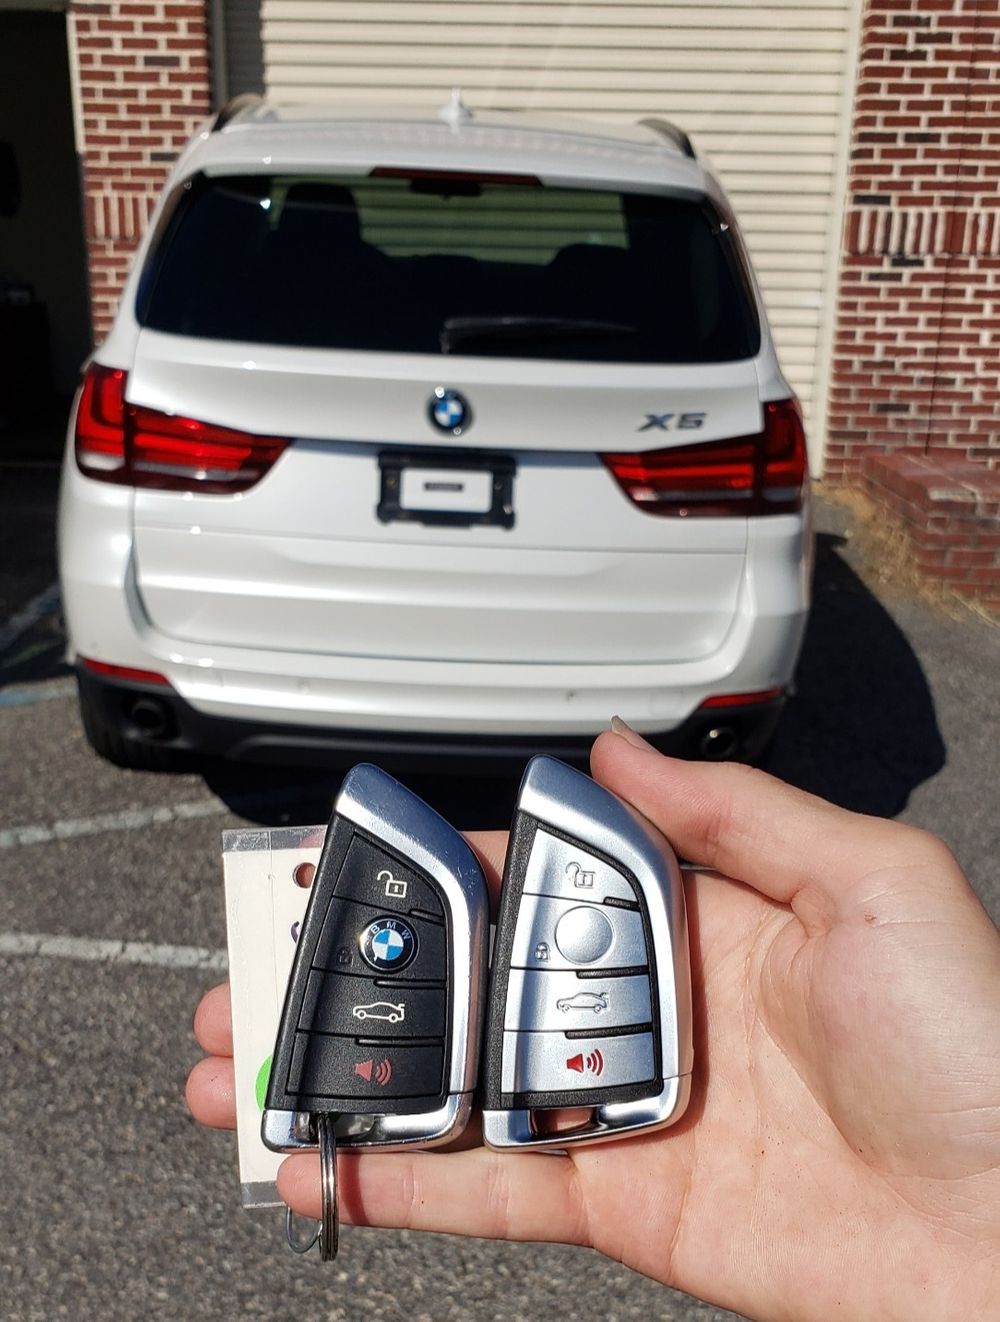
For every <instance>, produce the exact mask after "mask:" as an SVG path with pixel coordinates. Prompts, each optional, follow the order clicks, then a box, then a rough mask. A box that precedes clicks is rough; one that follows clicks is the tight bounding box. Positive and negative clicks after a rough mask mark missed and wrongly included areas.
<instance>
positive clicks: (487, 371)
mask: <svg viewBox="0 0 1000 1322" xmlns="http://www.w3.org/2000/svg"><path fill="white" fill-rule="evenodd" d="M438 387H443V388H447V389H452V390H457V391H460V392H461V394H462V395H463V396H464V397H465V398H466V400H467V401H468V404H469V406H470V408H471V411H472V423H471V425H470V426H468V427H467V429H466V430H465V431H464V432H463V434H462V435H461V436H460V437H458V438H455V437H453V436H451V435H450V434H446V433H442V432H441V431H439V430H437V429H436V428H435V427H434V425H433V423H432V421H431V419H430V404H431V401H432V399H433V397H434V392H435V389H436V388H438ZM128 396H129V399H130V400H131V401H132V402H133V403H139V404H142V405H145V406H147V407H150V408H155V409H161V410H166V411H173V410H175V409H177V407H178V403H177V402H178V401H181V400H183V410H182V411H183V412H184V413H185V414H189V415H191V416H196V417H198V418H200V419H201V420H203V421H206V422H214V423H219V424H222V425H225V426H228V427H233V428H237V429H241V430H247V431H252V432H256V433H258V434H271V435H279V436H290V437H293V438H295V440H294V444H292V445H291V446H290V447H289V448H288V450H286V452H285V453H284V454H283V455H282V457H281V458H280V459H279V460H278V462H277V463H276V464H275V466H274V468H273V469H272V470H271V471H270V472H269V473H268V474H267V476H266V477H264V478H263V480H262V481H260V482H259V483H258V484H257V485H256V486H255V487H253V488H252V489H251V490H249V491H247V492H245V493H243V494H242V495H239V496H219V495H214V496H210V495H198V494H189V493H183V494H181V493H175V492H166V491H156V490H146V489H140V490H138V491H137V492H136V500H135V515H134V517H135V570H136V578H137V585H138V589H139V593H140V597H141V599H142V602H143V604H144V607H145V610H146V611H147V613H148V616H149V618H150V621H151V622H152V624H153V625H154V626H155V627H156V628H157V629H158V630H159V631H160V632H162V633H163V634H165V635H167V636H168V637H171V638H176V639H177V640H183V641H186V642H190V643H198V644H201V645H204V646H205V647H207V648H211V647H212V646H225V647H247V648H255V649H259V648H264V649H271V650H275V651H293V652H295V651H298V652H302V651H304V652H311V653H320V654H323V653H330V654H337V655H352V656H373V657H374V656H380V657H383V656H392V657H401V658H414V659H417V658H419V659H429V660H440V661H462V660H477V661H491V660H492V661H515V662H532V663H552V662H570V663H585V662H594V663H612V662H643V661H650V662H663V661H679V660H692V659H696V658H698V657H701V656H705V655H707V654H709V653H711V652H713V651H715V650H716V649H717V648H718V647H719V645H720V644H721V642H722V640H723V639H724V637H725V635H726V633H727V631H728V629H729V627H730V624H731V622H732V618H733V615H734V613H735V610H736V604H737V598H738V594H739V588H740V583H741V580H742V575H743V566H744V558H745V545H746V523H745V521H744V520H742V519H739V518H692V519H677V518H657V517H655V516H650V515H647V514H643V513H642V512H641V511H639V510H637V509H636V508H635V506H634V505H632V503H631V502H630V501H629V500H628V499H627V498H626V497H625V496H624V495H623V494H622V492H621V491H620V489H619V488H618V486H617V484H616V483H615V481H614V480H613V479H612V477H611V476H610V474H609V473H608V472H607V470H606V469H605V467H604V465H603V463H602V462H601V460H600V458H599V455H600V453H601V452H603V451H610V450H634V449H653V448H662V447H665V446H668V445H672V444H676V445H682V444H683V445H687V444H690V443H691V442H692V440H699V441H701V440H705V441H708V440H713V439H717V438H723V437H726V436H733V435H746V434H748V433H752V432H755V431H757V430H758V429H759V427H760V405H759V403H758V391H757V381H756V375H755V372H754V367H753V363H752V361H747V362H742V363H736V364H734V363H728V364H706V365H685V366H683V367H662V366H647V365H630V364H614V365H610V364H609V365H605V364H599V363H577V362H554V361H544V362H532V361H527V360H511V359H486V358H479V359H477V358H472V357H462V358H454V359H442V358H440V357H438V358H431V357H428V356H421V355H410V356H400V355H382V354H374V353H346V352H338V351H325V350H301V349H283V348H270V347H264V346H261V345H243V344H235V343H231V342H224V343H223V342H210V341H205V340H195V339H188V338H185V337H181V336H172V335H164V334H159V333H156V332H152V331H149V330H144V331H143V332H142V333H141V335H140V337H139V343H138V348H137V353H136V359H135V362H134V364H133V369H132V372H131V374H130V379H129V389H128ZM682 414H696V415H699V417H700V419H701V425H700V426H699V427H698V428H697V429H688V430H680V431H677V430H676V429H675V428H676V422H677V420H678V419H679V417H680V415H682ZM667 415H672V418H671V419H668V422H667V425H666V428H665V429H661V428H660V426H653V427H647V422H648V418H649V417H650V416H655V417H656V418H658V419H661V420H662V419H663V418H665V417H666V416H667ZM671 422H672V423H673V425H671ZM643 427H646V430H641V429H642V428H643ZM401 448H403V449H405V450H406V451H407V452H409V453H410V454H411V455H415V456H416V462H417V464H419V462H420V454H421V452H422V451H423V452H425V453H426V454H427V455H428V459H427V463H428V464H429V465H431V466H433V465H438V464H440V465H441V466H442V467H443V468H444V469H445V470H447V469H448V468H449V465H451V466H454V467H455V468H456V469H457V471H458V472H459V473H463V472H466V471H467V468H469V469H471V468H472V467H473V461H475V462H476V463H479V464H480V465H481V464H482V463H483V462H485V463H486V465H487V467H488V466H489V464H490V462H491V456H492V457H494V458H498V457H500V456H502V457H504V458H512V459H513V461H514V475H513V480H512V486H511V492H510V496H511V505H512V515H513V521H512V526H510V527H506V526H501V525H500V524H498V523H495V522H488V521H479V522H475V521H471V520H466V521H465V522H458V523H452V524H450V525H449V524H445V525H440V524H435V523H427V522H422V521H416V520H414V519H412V518H393V519H392V520H391V521H388V522H386V521H384V520H383V519H380V518H379V515H378V507H379V504H380V500H382V499H383V497H384V495H385V493H384V491H383V488H382V482H383V477H382V473H381V470H380V466H379V456H380V454H381V455H385V454H397V453H398V452H399V450H400V449H401ZM432 451H433V458H432V457H431V452H432ZM463 460H465V461H466V464H467V468H463ZM445 476H447V471H446V472H445ZM440 485H441V484H440V483H439V484H438V486H440ZM444 485H445V486H447V485H448V483H445V484H444ZM432 503H433V502H432ZM383 504H384V501H383Z"/></svg>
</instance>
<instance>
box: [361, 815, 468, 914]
mask: <svg viewBox="0 0 1000 1322" xmlns="http://www.w3.org/2000/svg"><path fill="white" fill-rule="evenodd" d="M337 896H338V897H339V898H342V899H345V900H356V901H357V902H358V903H359V904H370V905H372V906H373V907H374V908H378V909H384V910H386V911H388V912H389V913H392V912H398V913H412V912H413V911H414V910H416V911H418V912H420V913H426V914H433V915H434V916H435V917H437V918H443V917H444V909H443V908H442V906H441V901H440V899H439V898H438V896H437V894H436V892H435V889H434V887H432V886H431V884H430V883H429V882H427V881H425V880H424V879H423V878H422V877H420V876H418V875H417V873H416V872H414V871H413V869H412V868H408V867H405V866H404V865H403V864H402V863H400V862H398V860H397V859H395V858H394V857H393V856H392V855H391V854H387V853H386V852H385V850H383V849H380V848H379V847H378V846H377V845H375V844H373V843H372V842H371V841H369V840H367V839H366V838H365V837H364V836H362V835H360V834H355V836H354V839H353V840H352V841H351V844H350V847H349V848H348V851H347V857H346V858H345V859H344V865H343V867H342V868H341V869H340V876H339V877H338V879H337Z"/></svg>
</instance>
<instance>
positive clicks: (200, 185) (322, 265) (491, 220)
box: [137, 171, 759, 363]
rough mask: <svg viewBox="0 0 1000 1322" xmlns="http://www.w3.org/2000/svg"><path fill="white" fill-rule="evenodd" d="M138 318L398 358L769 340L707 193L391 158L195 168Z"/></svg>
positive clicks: (734, 347)
mask: <svg viewBox="0 0 1000 1322" xmlns="http://www.w3.org/2000/svg"><path fill="white" fill-rule="evenodd" d="M137 313H138V317H139V321H140V322H141V324H143V325H145V326H148V327H150V328H152V329H153V330H158V331H166V332H168V333H171V334H175V335H191V336H197V337H203V338H207V339H224V340H243V341H249V342H252V343H260V344H282V345H297V346H302V347H304V348H323V349H354V350H357V349H360V350H378V351H382V352H386V351H388V352H393V353H421V354H477V355H491V356H504V357H518V358H560V359H583V360H587V361H596V362H624V363H710V362H725V361H728V360H730V359H736V358H746V357H750V356H752V355H753V354H755V353H756V352H757V349H758V347H759V329H758V326H757V323H756V318H755V316H754V314H753V311H752V303H751V300H750V298H749V296H748V293H747V287H746V281H745V278H744V274H743V271H742V267H741V265H740V261H739V258H738V256H737V254H736V251H735V249H734V245H733V242H732V237H731V235H730V234H729V233H728V231H727V228H726V227H725V226H724V225H722V224H720V222H719V220H718V217H716V216H715V215H714V213H713V212H712V211H711V209H710V208H709V207H708V206H707V205H706V204H705V203H697V202H694V201H688V200H684V199H680V198H676V197H667V196H662V195H651V194H640V193H619V192H607V191H601V190H595V189H581V188H549V187H543V186H542V185H540V184H539V183H537V181H533V180H524V181H519V180H511V179H499V180H497V179H483V178H479V177H476V176H472V177H470V176H459V175H427V174H406V173H403V172H396V171H394V172H391V173H387V175H386V176H381V175H379V174H376V175H375V176H369V177H365V178H340V177H338V178H330V177H324V178H313V177H302V176H295V177H292V176H287V175H274V176H267V175H254V176H246V177H222V178H220V177H213V178H207V177H204V176H199V177H197V178H195V179H193V180H192V181H190V182H189V183H188V184H186V185H185V186H184V188H183V189H182V190H181V192H180V195H179V199H178V202H177V204H176V205H175V207H174V208H173V210H172V212H171V213H170V215H169V217H168V219H167V221H166V223H165V225H164V227H163V230H162V233H161V235H160V236H159V238H158V240H157V242H156V243H155V244H154V247H153V251H152V256H151V258H150V260H149V262H148V264H147V267H146V270H145V271H144V274H143V279H142V283H141V286H140V293H139V299H138V306H137Z"/></svg>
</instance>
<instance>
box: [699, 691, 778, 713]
mask: <svg viewBox="0 0 1000 1322" xmlns="http://www.w3.org/2000/svg"><path fill="white" fill-rule="evenodd" d="M783 693H784V689H758V690H757V691H756V692H755V693H715V694H713V695H712V697H710V698H706V699H705V701H704V702H703V703H702V704H701V707H700V708H699V710H701V711H704V710H705V708H706V707H716V708H717V707H752V706H753V704H754V703H756V702H774V700H775V698H780V697H781V695H782V694H783Z"/></svg>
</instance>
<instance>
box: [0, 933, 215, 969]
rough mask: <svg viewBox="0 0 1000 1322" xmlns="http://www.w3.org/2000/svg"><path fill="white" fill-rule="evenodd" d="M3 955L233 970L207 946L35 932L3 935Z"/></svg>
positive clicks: (0, 947) (0, 939)
mask: <svg viewBox="0 0 1000 1322" xmlns="http://www.w3.org/2000/svg"><path fill="white" fill-rule="evenodd" d="M0 955H35V956H41V957H42V958H43V959H83V960H89V961H91V962H93V963H97V964H145V965H148V966H150V967H152V968H158V969H208V970H210V971H212V972H216V973H224V972H225V971H226V969H227V968H228V967H229V961H228V959H227V956H226V952H225V951H224V950H209V949H207V948H206V947H204V946H166V945H153V944H152V943H151V942H149V941H100V940H97V939H96V938H92V937H86V936H46V935H45V934H44V933H35V932H0Z"/></svg>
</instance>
